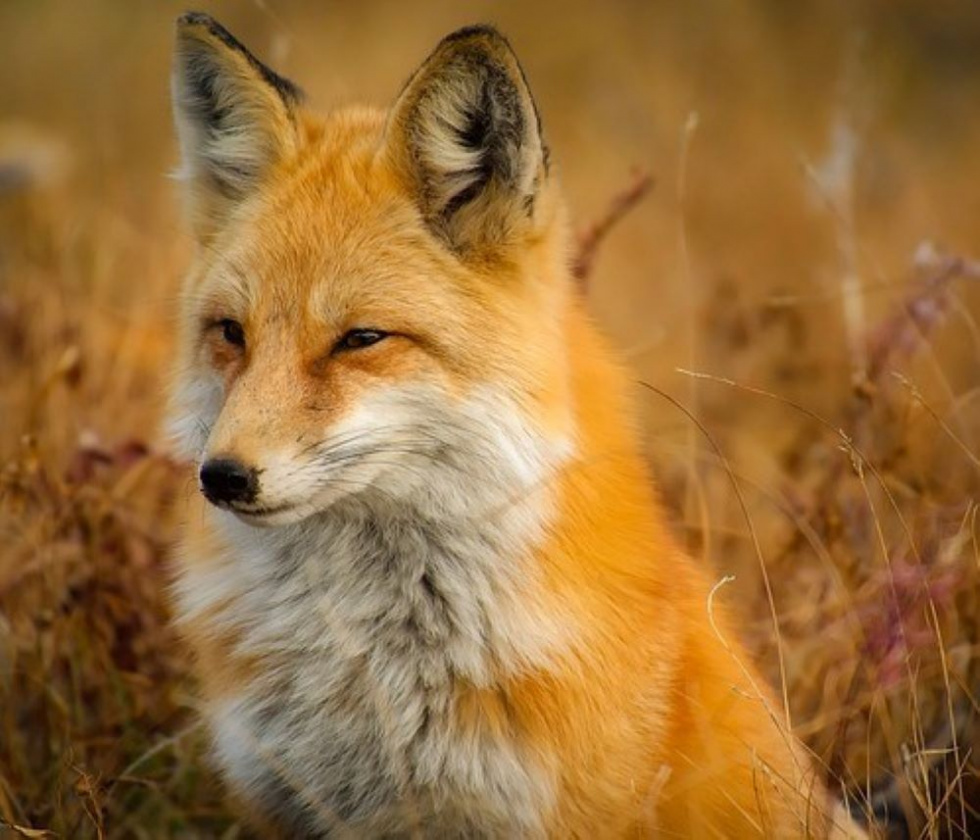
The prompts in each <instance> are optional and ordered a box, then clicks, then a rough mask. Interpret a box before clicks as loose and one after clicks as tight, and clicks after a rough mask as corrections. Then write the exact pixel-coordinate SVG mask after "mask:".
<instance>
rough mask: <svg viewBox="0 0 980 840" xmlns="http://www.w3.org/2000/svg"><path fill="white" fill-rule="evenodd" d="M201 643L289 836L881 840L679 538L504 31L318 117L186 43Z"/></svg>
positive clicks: (192, 446)
mask: <svg viewBox="0 0 980 840" xmlns="http://www.w3.org/2000/svg"><path fill="white" fill-rule="evenodd" d="M172 88H173V105H174V114H175V122H176V126H177V134H178V139H179V145H180V153H181V161H182V162H181V168H180V172H179V177H180V180H181V182H182V191H183V197H184V202H185V212H186V217H187V220H188V226H189V228H190V230H191V232H192V234H193V237H194V239H195V242H196V245H197V248H196V252H195V256H194V259H193V263H192V265H191V268H190V271H189V272H188V275H187V278H186V281H185V285H184V290H183V295H182V302H181V316H180V336H179V363H178V365H177V369H176V371H175V376H174V384H173V389H172V394H171V396H172V400H171V411H170V416H171V421H172V427H173V430H174V433H175V437H176V440H177V446H178V447H179V449H180V451H181V452H182V453H183V455H184V456H185V457H187V458H188V459H192V460H193V461H194V463H195V464H196V465H197V470H198V479H199V484H200V491H201V493H200V494H199V496H197V498H196V499H195V500H193V501H192V502H191V504H192V505H193V506H194V509H193V510H191V511H189V512H188V515H187V524H186V527H185V528H184V533H183V537H182V541H181V545H180V550H179V564H178V565H179V570H178V579H177V583H176V585H175V590H174V602H175V613H176V620H177V623H178V626H179V628H180V629H181V631H182V632H183V634H184V636H185V637H186V639H187V640H188V641H189V643H190V646H191V648H192V650H193V651H194V653H195V657H196V662H197V672H198V675H199V679H200V685H201V691H202V693H203V700H204V702H203V710H204V715H205V718H206V720H207V723H208V725H209V727H210V731H211V733H212V738H213V755H214V761H215V763H216V765H217V767H218V768H219V769H220V771H221V774H222V776H223V778H224V779H225V781H226V783H227V785H228V788H229V790H230V792H231V794H232V796H233V797H234V798H235V800H236V801H237V802H238V803H239V804H240V805H241V807H242V809H243V811H244V812H245V813H246V814H247V815H248V817H249V819H251V820H252V821H253V823H254V825H255V826H256V827H257V828H259V829H260V830H261V831H262V832H263V836H282V837H300V836H309V837H332V836H359V837H402V836H406V837H407V836H413V835H421V836H432V837H468V838H469V837H501V838H505V837H506V838H511V837H556V838H557V837H561V838H565V837H627V836H638V835H639V836H687V837H702V836H704V837H707V836H727V837H753V836H760V837H761V836H767V837H801V836H811V837H828V836H860V831H859V830H858V829H857V828H856V827H855V826H854V825H852V824H851V823H850V822H849V820H847V819H846V818H845V817H843V816H842V815H841V814H842V812H841V811H840V810H839V809H838V810H837V811H836V812H835V810H834V804H833V802H832V799H831V797H830V795H829V793H828V790H827V788H826V787H825V785H824V783H823V781H822V779H821V776H820V774H819V773H818V768H817V765H816V763H815V762H814V761H813V760H812V758H811V757H810V756H809V755H808V754H807V753H806V751H805V750H804V749H803V748H802V747H801V746H800V744H799V743H798V742H797V741H796V740H795V739H794V737H793V735H792V733H790V732H789V731H787V730H786V728H785V726H784V725H782V723H781V721H782V720H783V719H784V716H783V715H782V713H781V712H780V711H779V710H778V707H777V705H776V703H775V701H774V699H773V697H772V695H771V693H770V691H769V689H768V687H766V686H765V684H764V682H763V680H762V678H761V676H759V675H758V674H757V673H756V671H755V670H754V669H753V668H752V667H751V666H750V665H749V664H748V663H749V661H750V660H749V657H748V655H747V654H746V653H745V651H743V650H742V649H741V648H740V647H739V645H738V643H737V634H736V632H735V630H734V625H733V623H732V622H731V621H730V620H729V619H728V617H727V615H726V613H725V610H724V606H723V605H718V606H715V607H712V608H711V609H712V610H713V612H712V614H711V615H709V606H710V604H711V601H712V600H719V599H709V597H708V594H709V591H710V590H711V580H710V579H709V577H708V576H707V573H706V571H705V570H704V569H702V568H701V567H700V566H699V565H698V564H697V563H695V562H694V561H693V560H692V559H691V558H689V557H688V556H686V555H685V554H684V552H683V551H682V550H681V549H680V548H679V547H678V545H677V544H676V543H675V541H674V539H673V538H672V536H671V534H670V531H669V528H668V526H667V524H666V514H665V512H664V509H663V506H662V504H661V503H660V501H659V500H658V497H657V494H656V491H655V489H654V486H653V482H652V477H651V476H650V475H649V473H648V468H647V465H646V462H645V459H644V457H643V453H642V447H641V444H640V440H639V436H638V433H637V431H636V424H635V413H634V411H633V408H632V406H631V393H630V392H631V387H630V380H629V377H628V375H627V374H626V372H625V371H624V369H623V368H622V367H620V365H619V364H618V362H617V361H616V359H615V356H614V354H613V352H612V351H611V350H610V349H609V347H608V346H607V345H606V343H605V341H604V340H603V339H602V338H601V337H600V335H599V334H598V332H597V330H596V328H595V327H594V326H593V324H592V322H591V321H590V319H589V317H588V315H587V314H586V312H585V309H584V306H583V302H582V300H581V298H580V296H579V294H578V292H577V291H576V289H575V286H574V283H573V281H572V279H571V274H570V270H569V235H568V230H567V224H566V213H565V209H564V206H563V203H562V198H561V194H560V189H559V184H558V179H557V175H556V172H555V168H554V166H553V165H552V163H551V161H550V157H549V153H548V148H547V146H546V144H545V141H544V137H543V134H542V128H541V121H540V119H539V116H538V111H537V108H536V106H535V103H534V100H533V98H532V96H531V93H530V90H529V88H528V84H527V81H526V79H525V76H524V73H523V72H522V70H521V67H520V65H519V63H518V61H517V58H516V57H515V55H514V52H513V51H512V49H511V47H510V45H509V44H508V42H507V41H506V39H505V38H504V37H503V36H502V35H500V34H499V33H498V32H497V31H496V30H494V29H492V28H490V27H486V26H474V27H469V28H466V29H461V30H459V31H457V32H454V33H453V34H451V35H449V36H448V37H446V38H445V39H444V40H443V41H441V42H440V43H439V44H438V45H437V46H436V48H435V50H434V52H433V53H432V54H431V55H430V56H429V57H428V58H427V59H426V60H425V61H424V62H423V63H422V64H421V66H420V67H419V68H418V69H417V70H416V71H415V73H414V74H413V75H412V76H411V77H410V78H409V79H408V81H407V82H406V84H405V86H404V87H403V88H402V90H401V92H400V93H399V94H398V95H397V97H396V98H395V101H394V103H393V104H392V106H391V107H390V108H389V109H388V110H385V111H382V110H374V109H370V108H363V107H353V108H345V109H338V110H336V111H333V112H331V113H328V114H326V115H317V114H315V113H313V112H311V111H310V110H308V109H307V108H306V106H305V105H304V100H303V94H302V92H301V91H300V89H299V88H298V87H297V86H296V85H295V84H294V83H293V82H291V81H289V80H287V79H285V78H283V77H282V76H280V75H278V74H277V73H276V72H274V71H273V70H271V69H270V68H268V67H267V66H266V65H265V64H263V63H262V62H261V61H260V60H259V59H258V58H256V57H255V56H254V55H253V54H252V53H251V52H249V51H248V49H247V48H246V47H245V46H243V45H242V44H241V43H240V42H239V41H238V40H237V39H236V38H235V37H234V36H232V35H231V34H230V33H229V32H228V31H227V30H225V29H224V28H223V27H222V26H221V25H220V24H218V23H217V22H216V21H214V20H213V19H211V18H210V17H208V16H207V15H204V14H199V13H189V14H186V15H184V16H182V17H181V18H180V19H179V20H178V22H177V28H176V50H175V59H174V67H173V80H172Z"/></svg>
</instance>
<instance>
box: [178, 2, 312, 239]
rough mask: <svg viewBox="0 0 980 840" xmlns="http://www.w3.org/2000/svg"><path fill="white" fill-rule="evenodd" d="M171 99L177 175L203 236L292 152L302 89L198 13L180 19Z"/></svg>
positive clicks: (194, 221)
mask: <svg viewBox="0 0 980 840" xmlns="http://www.w3.org/2000/svg"><path fill="white" fill-rule="evenodd" d="M172 95H173V107H174V120H175V122H176V125H177V135H178V138H179V141H180V149H181V157H182V162H181V168H180V171H179V173H178V177H179V178H180V179H181V180H182V181H184V182H185V183H186V185H187V198H188V203H189V208H190V212H191V218H192V221H193V223H194V225H195V228H196V230H198V232H199V233H201V234H203V235H205V236H206V235H207V232H208V231H210V230H211V229H213V228H214V227H217V226H219V225H220V223H221V221H222V219H223V218H224V216H225V215H226V214H227V212H228V210H229V209H230V206H231V205H233V204H234V203H236V202H237V201H240V200H241V199H242V198H244V197H245V196H247V195H248V194H249V192H250V191H251V190H252V189H254V188H255V186H256V185H257V184H258V183H259V182H260V181H261V179H262V177H263V176H264V175H265V173H266V172H267V171H268V170H269V169H270V168H271V167H272V166H273V165H275V164H276V163H277V162H278V161H280V160H282V159H284V158H285V157H287V156H288V155H289V154H291V153H292V152H294V151H295V148H296V145H297V132H296V126H295V123H294V119H293V109H294V107H295V105H296V104H297V103H298V101H299V99H300V96H301V94H300V91H299V89H298V88H297V87H296V86H295V85H293V84H292V82H289V81H288V80H286V79H283V78H282V77H280V76H278V75H276V74H275V73H274V72H273V71H272V70H270V69H269V68H268V67H266V66H265V65H264V64H262V63H261V62H260V61H259V60H258V59H256V58H255V57H254V56H253V55H252V54H251V53H250V52H249V51H248V50H247V49H246V48H245V47H244V46H243V45H242V44H241V43H240V42H239V41H237V40H236V39H235V38H234V36H232V35H231V34H230V33H229V32H228V31H227V30H225V29H224V28H223V27H222V26H221V25H220V24H219V23H217V22H216V21H214V20H213V19H211V18H210V17H208V16H207V15H204V14H200V13H188V14H186V15H183V16H182V17H181V18H180V19H179V20H178V21H177V44H176V51H175V55H174V67H173V79H172Z"/></svg>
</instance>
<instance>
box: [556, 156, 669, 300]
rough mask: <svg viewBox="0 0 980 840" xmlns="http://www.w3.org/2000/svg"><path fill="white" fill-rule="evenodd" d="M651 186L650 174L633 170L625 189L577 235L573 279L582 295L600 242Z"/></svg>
mask: <svg viewBox="0 0 980 840" xmlns="http://www.w3.org/2000/svg"><path fill="white" fill-rule="evenodd" d="M653 183H654V180H653V175H651V174H650V173H649V172H646V171H644V170H638V171H636V172H635V173H634V174H633V178H632V180H631V181H630V183H629V184H628V185H627V186H626V188H625V189H623V190H621V191H620V192H618V193H616V195H614V196H613V197H612V200H611V201H610V202H609V206H608V207H607V208H606V212H605V213H603V214H602V215H601V216H600V217H599V218H598V219H596V220H595V221H594V222H593V223H592V224H590V225H588V226H587V227H586V228H584V229H583V230H582V231H581V232H580V233H579V234H578V237H577V240H578V245H577V248H576V252H575V258H574V259H573V260H572V276H573V277H574V278H575V279H576V280H577V281H578V285H579V288H580V290H581V291H582V292H583V293H584V292H586V291H588V288H589V284H588V280H589V277H590V276H591V275H592V267H593V265H594V263H595V258H596V254H597V253H598V251H599V246H600V245H601V244H602V241H603V240H604V239H605V238H606V237H607V236H608V235H609V232H610V231H611V230H612V229H613V228H614V227H615V226H616V224H617V223H618V222H619V221H620V220H621V219H622V218H623V217H624V216H625V215H626V214H627V213H629V211H630V210H632V209H633V208H634V207H636V205H637V204H639V203H640V201H642V200H643V198H644V197H645V196H646V195H647V193H649V192H650V190H651V189H652V188H653Z"/></svg>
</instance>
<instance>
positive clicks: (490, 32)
mask: <svg viewBox="0 0 980 840" xmlns="http://www.w3.org/2000/svg"><path fill="white" fill-rule="evenodd" d="M464 41H470V42H480V41H482V42H483V43H485V44H490V45H492V46H496V47H503V48H504V49H508V50H509V49H510V42H509V41H508V40H507V38H506V37H505V36H504V35H503V34H502V33H501V32H500V30H499V29H497V28H496V27H495V26H492V25H490V24H489V23H476V24H472V25H471V26H464V27H462V28H461V29H457V30H456V31H455V32H450V33H449V34H448V35H447V36H446V37H445V38H443V39H442V42H441V44H440V46H444V47H448V46H453V45H457V44H460V43H462V42H464Z"/></svg>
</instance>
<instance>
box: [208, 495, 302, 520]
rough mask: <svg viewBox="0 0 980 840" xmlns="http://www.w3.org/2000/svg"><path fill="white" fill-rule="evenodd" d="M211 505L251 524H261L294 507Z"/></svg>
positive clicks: (226, 503)
mask: <svg viewBox="0 0 980 840" xmlns="http://www.w3.org/2000/svg"><path fill="white" fill-rule="evenodd" d="M208 501H211V504H213V505H214V506H215V507H217V508H220V509H221V510H226V511H228V512H229V513H233V514H235V516H238V517H240V518H242V519H244V520H245V521H246V522H250V523H253V524H258V523H261V522H262V521H263V520H268V519H269V518H270V517H273V516H275V515H276V514H279V513H286V512H287V511H289V510H292V509H293V507H295V505H290V504H284V505H271V506H267V507H256V506H255V505H243V504H236V503H235V502H215V501H212V500H210V499H209V500H208Z"/></svg>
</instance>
